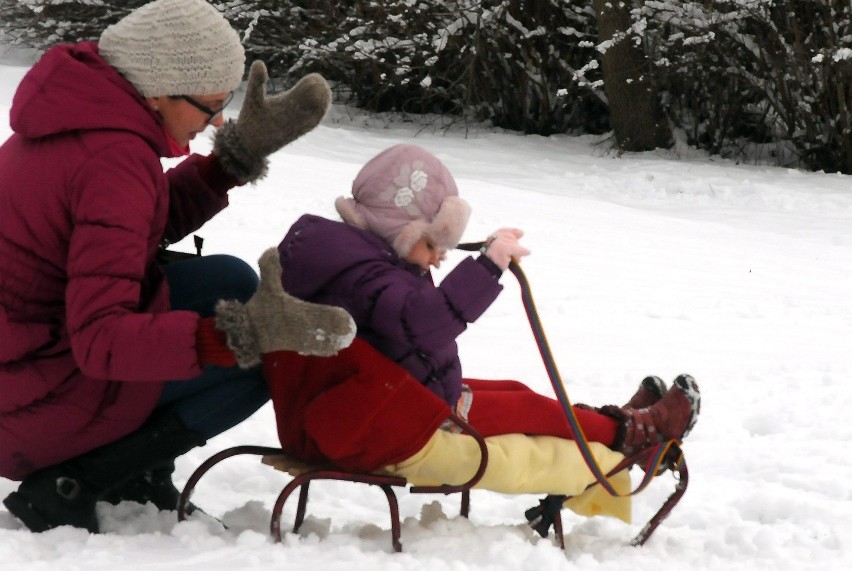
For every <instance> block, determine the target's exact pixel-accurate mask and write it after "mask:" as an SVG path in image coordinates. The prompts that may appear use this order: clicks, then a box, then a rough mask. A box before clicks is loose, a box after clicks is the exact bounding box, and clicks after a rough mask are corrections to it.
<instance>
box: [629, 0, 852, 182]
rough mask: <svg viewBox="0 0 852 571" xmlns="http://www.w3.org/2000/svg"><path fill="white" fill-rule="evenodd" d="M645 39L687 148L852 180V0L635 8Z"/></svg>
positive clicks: (721, 0)
mask: <svg viewBox="0 0 852 571" xmlns="http://www.w3.org/2000/svg"><path fill="white" fill-rule="evenodd" d="M634 16H635V19H636V20H637V21H642V22H643V23H644V24H646V25H645V26H643V27H642V29H643V32H642V36H641V40H642V41H643V42H644V43H645V45H646V46H647V52H648V53H649V57H650V58H651V59H652V60H653V62H654V64H655V67H656V69H657V73H658V76H659V77H660V83H661V84H663V85H665V86H666V93H667V95H668V102H667V104H668V114H669V117H670V118H671V119H672V120H673V121H674V122H676V123H677V124H678V125H680V126H681V127H683V128H684V129H685V130H686V132H687V134H688V136H689V142H690V143H692V144H694V145H697V146H699V147H702V148H705V149H708V150H710V151H712V152H716V153H721V154H723V155H726V156H738V155H744V154H749V155H753V154H754V146H755V145H763V146H764V147H765V148H768V149H770V151H771V152H772V153H774V154H775V155H776V156H777V158H778V159H779V162H781V163H782V164H783V163H784V162H785V159H786V158H788V157H789V156H790V154H791V153H792V156H793V158H794V160H793V161H792V162H793V164H802V165H803V166H806V167H808V168H811V169H814V170H826V171H829V172H836V171H839V172H844V173H847V174H852V49H851V48H852V2H849V1H848V0H809V1H807V2H796V1H792V0H712V1H711V0H704V1H700V2H684V1H677V2H674V1H657V0H648V1H646V2H637V3H636V9H635V10H634Z"/></svg>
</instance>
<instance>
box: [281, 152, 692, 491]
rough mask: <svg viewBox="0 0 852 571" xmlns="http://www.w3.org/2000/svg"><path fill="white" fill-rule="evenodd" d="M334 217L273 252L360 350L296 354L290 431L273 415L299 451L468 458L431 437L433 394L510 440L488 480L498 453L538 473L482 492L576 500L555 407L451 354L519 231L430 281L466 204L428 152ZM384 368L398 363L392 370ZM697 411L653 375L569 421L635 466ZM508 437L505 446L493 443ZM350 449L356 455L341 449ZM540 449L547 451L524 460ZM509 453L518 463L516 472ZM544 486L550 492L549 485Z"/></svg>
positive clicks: (396, 166)
mask: <svg viewBox="0 0 852 571" xmlns="http://www.w3.org/2000/svg"><path fill="white" fill-rule="evenodd" d="M335 206H336V207H337V211H338V212H339V214H340V215H341V217H342V219H343V221H342V222H341V221H333V220H328V219H325V218H321V217H319V216H314V215H304V216H302V217H301V218H299V219H298V220H297V221H296V223H295V224H293V225H292V227H291V228H290V230H289V231H288V233H287V234H286V236H285V237H284V239H283V240H282V241H281V243H280V245H279V247H278V254H279V261H280V263H281V267H282V269H283V273H282V274H281V280H282V284H283V287H284V289H285V291H287V292H288V293H289V294H292V295H294V296H295V297H298V298H301V299H303V300H306V301H310V302H314V303H322V304H327V305H331V306H338V307H341V308H343V309H345V310H346V311H347V312H349V313H350V314H351V315H352V317H353V319H354V320H355V322H356V324H357V326H358V333H357V337H358V338H357V339H356V343H355V344H353V346H352V347H351V348H349V349H347V350H345V351H343V352H341V354H340V355H338V356H337V357H332V358H330V359H322V360H314V361H313V364H311V365H308V366H306V367H305V368H304V369H299V366H298V365H296V364H295V363H294V362H293V361H292V360H293V359H296V360H298V359H299V357H298V356H291V357H289V359H290V361H289V362H288V364H287V366H282V367H280V373H279V374H281V375H289V377H290V378H291V379H292V390H293V391H296V392H298V393H299V396H298V397H297V398H293V394H290V395H289V397H287V398H289V399H290V403H289V405H283V404H281V406H286V407H287V409H288V410H287V414H286V416H287V417H288V420H286V421H282V420H281V418H280V417H281V416H282V415H281V414H279V423H281V422H285V423H286V424H287V425H288V427H289V428H288V429H285V432H286V431H288V430H290V431H296V432H299V433H300V434H299V438H294V439H292V440H291V442H293V443H297V445H298V443H301V444H302V445H304V444H305V442H308V441H310V442H311V443H312V444H311V446H308V447H309V448H310V447H313V450H314V452H316V453H318V454H319V455H320V456H323V457H325V458H326V459H331V460H332V461H334V462H336V463H338V464H344V465H345V464H346V462H347V461H351V462H352V464H351V465H350V466H344V467H350V468H357V469H375V468H379V467H387V468H389V469H390V470H391V471H395V472H396V473H400V474H401V475H405V476H410V475H411V474H412V473H414V472H416V471H417V470H419V469H420V468H422V465H418V466H417V467H416V468H415V467H414V465H415V464H417V462H418V461H420V460H422V459H423V457H425V456H428V455H429V454H432V453H434V452H435V449H436V447H437V448H440V449H442V450H458V451H461V450H463V449H470V446H469V445H468V444H465V445H462V446H459V447H457V446H456V445H457V443H458V442H459V441H457V440H453V439H451V438H448V436H447V434H445V433H444V434H440V433H441V432H443V431H438V433H434V434H433V432H434V430H435V429H436V428H437V427H438V426H437V425H436V424H435V423H436V419H435V418H431V417H429V415H428V414H427V413H425V412H424V409H428V406H431V405H429V403H427V402H426V401H429V400H430V399H424V398H423V395H424V394H425V395H429V393H431V395H429V396H434V397H437V398H436V399H434V400H435V401H436V402H441V401H443V402H441V404H442V405H444V404H445V405H446V406H448V407H449V408H450V409H452V410H453V411H454V412H456V413H457V414H458V415H459V416H461V417H462V418H464V419H466V420H467V421H468V422H469V423H470V425H471V426H472V427H473V428H474V429H476V430H477V431H478V432H479V433H480V434H481V435H482V436H484V437H486V440H487V441H491V442H501V443H506V442H509V441H511V442H512V444H511V446H509V449H510V450H509V451H508V452H506V451H503V452H500V453H498V454H496V455H495V454H491V460H490V461H489V466H490V469H489V472H492V475H493V472H494V471H495V470H496V469H497V468H496V465H494V466H492V464H493V463H494V462H495V458H497V457H498V456H499V457H500V458H498V459H497V460H496V462H497V463H498V464H499V463H501V462H503V460H504V459H505V463H506V464H516V465H522V464H526V468H525V469H526V470H527V471H528V472H532V471H537V472H538V473H537V474H536V475H535V477H533V478H529V477H528V476H529V475H528V474H527V475H523V474H520V475H519V474H517V469H518V468H517V466H516V467H515V468H513V469H512V470H510V471H509V473H511V475H510V474H509V473H506V474H505V475H504V478H503V479H504V480H506V482H503V483H495V482H492V483H489V481H490V480H489V477H490V475H489V474H488V473H486V477H485V478H483V481H482V482H481V484H480V485H481V486H482V487H486V488H490V489H495V487H496V488H500V489H496V491H508V492H546V493H563V494H570V493H571V492H566V491H565V490H564V489H562V488H561V483H560V482H561V481H562V480H563V479H564V477H565V476H566V474H565V472H564V471H563V469H567V468H565V467H564V466H563V467H562V468H560V467H558V464H559V458H561V457H562V456H564V454H563V452H564V450H575V446H574V448H572V446H570V445H569V442H570V441H571V440H572V439H573V438H574V434H573V432H572V430H571V428H570V426H569V424H568V421H567V420H566V417H565V411H564V410H563V409H562V406H561V405H560V403H559V402H558V401H556V400H555V399H552V398H548V397H546V396H544V395H541V394H538V393H536V392H535V391H533V390H531V389H530V388H528V387H527V386H526V385H524V384H523V383H520V382H518V381H512V380H500V381H497V380H475V379H469V378H465V377H464V376H463V373H462V367H461V362H460V359H459V355H458V348H457V345H456V337H457V336H458V335H459V334H461V333H462V332H463V331H464V330H465V329H466V328H467V325H468V324H469V323H472V322H474V321H475V320H476V319H477V318H479V316H480V315H482V314H483V313H484V311H485V310H486V309H487V308H488V307H489V306H490V305H491V303H493V301H494V300H495V299H496V297H497V295H498V294H499V293H500V291H501V289H502V286H501V285H500V284H499V281H498V280H499V278H500V277H501V275H502V273H503V272H504V271H505V270H506V269H507V268H508V266H509V263H510V261H511V260H513V259H514V260H518V259H520V258H521V257H523V256H525V255H527V254H529V250H527V249H526V248H525V247H523V246H522V245H521V244H520V242H519V239H520V238H521V237H522V235H523V233H522V232H521V231H520V230H518V229H513V228H501V229H499V230H497V231H495V232H494V233H493V234H492V235H491V236H490V237H489V239H488V240H487V241H486V242H485V245H484V247H483V248H482V251H481V253H480V254H479V255H478V256H477V257H475V258H474V257H467V258H465V259H464V260H462V261H461V262H460V263H459V264H458V265H457V266H456V267H455V268H454V269H453V270H452V271H450V272H449V274H447V276H446V277H445V278H444V279H443V281H442V282H441V283H440V284H435V283H434V282H433V280H432V276H431V273H430V268H431V267H432V266H435V267H436V268H437V267H439V266H440V264H441V262H442V261H443V260H444V258H445V255H446V252H447V250H449V249H451V248H454V247H455V246H456V245H457V244H458V242H459V240H460V238H461V235H462V233H463V231H464V229H465V226H466V224H467V221H468V218H469V214H470V207H469V206H468V204H467V203H466V202H465V201H464V200H462V199H461V198H460V197H459V196H458V190H457V187H456V184H455V182H454V180H453V177H452V176H451V175H450V173H449V171H448V170H447V169H446V167H445V166H444V165H443V164H442V163H441V162H440V161H439V160H438V159H437V158H436V157H435V156H434V155H432V154H431V153H429V152H428V151H426V150H425V149H423V148H421V147H419V146H416V145H410V144H405V145H396V146H393V147H390V148H388V149H386V150H385V151H383V152H381V153H380V154H379V155H377V156H376V157H374V158H373V159H371V160H370V161H369V162H368V163H367V164H366V165H365V166H364V167H363V168H362V170H361V171H360V173H359V174H358V175H357V177H356V178H355V181H354V183H353V186H352V196H351V197H347V198H344V197H340V198H338V199H337V201H336V203H335ZM378 361H390V362H391V363H392V364H395V365H393V367H392V368H388V367H387V363H378ZM297 370H298V372H297ZM347 371H348V373H347ZM370 374H372V375H373V376H382V377H383V378H385V379H390V378H394V379H396V378H397V377H399V375H403V376H407V377H410V378H413V379H416V381H417V382H419V384H420V385H422V387H425V388H426V389H428V391H419V392H418V391H416V390H413V389H410V387H409V388H407V389H400V391H399V392H398V394H397V396H399V394H403V395H404V396H403V397H400V398H387V399H386V400H385V401H384V402H382V398H383V397H381V396H377V395H382V394H385V396H387V394H386V392H383V391H384V389H382V388H381V387H378V388H376V387H372V386H371V385H369V382H367V381H366V380H365V375H366V376H369V375H370ZM270 376H271V377H272V378H270ZM275 376H276V374H275V373H272V374H271V375H269V374H268V375H267V378H268V380H269V381H270V382H271V383H273V387H272V388H271V390H272V392H273V401H275V391H276V389H275V387H274V383H275V379H274V377H275ZM299 376H301V378H300V379H298V380H297V379H296V377H299ZM347 376H348V377H349V379H346V377H347ZM332 377H334V379H335V380H330V379H331V378H332ZM353 379H354V382H350V381H353ZM388 382H389V383H390V381H388ZM347 383H348V385H347ZM376 384H379V383H378V381H376ZM347 386H348V387H349V388H348V389H347V388H346V387H347ZM310 387H314V389H311V388H310ZM371 387H372V388H371ZM373 389H375V390H373ZM394 390H396V389H394ZM314 397H316V398H314ZM418 399H419V400H418ZM285 400H286V399H285ZM296 402H299V403H301V404H300V405H298V406H297V405H296V404H295V403H296ZM430 402H431V401H430ZM279 404H280V403H279ZM699 405H700V394H699V391H698V387H697V385H696V383H695V381H694V380H693V379H692V377H690V376H689V375H681V376H679V377H677V378H676V379H675V381H674V384H673V386H672V387H671V388H667V387H666V384H665V383H664V382H663V381H662V380H660V379H659V378H657V377H653V376H652V377H647V378H646V379H644V380H643V381H642V383H641V385H640V387H639V390H638V392H637V393H636V394H635V395H634V396H633V397H632V398H631V399H629V401H628V402H627V404H626V405H624V406H617V405H609V406H604V407H600V408H592V407H588V406H583V405H579V406H578V407H577V408H576V409H575V413H576V416H577V417H578V419H579V422H580V424H581V427H582V429H583V432H584V434H585V435H586V438H587V439H588V440H589V441H591V442H594V443H598V445H596V448H595V449H596V450H597V451H598V452H599V453H600V454H601V455H603V456H607V453H609V452H610V451H612V452H617V453H620V454H623V455H625V456H627V455H631V454H633V453H635V452H638V451H640V450H642V449H644V448H647V447H649V446H652V445H654V444H657V443H659V442H662V441H665V440H670V439H674V440H681V439H682V438H683V437H684V436H686V434H687V433H688V432H689V431H690V430H691V429H692V427H693V425H694V424H695V421H696V419H697V415H698V411H699ZM332 410H333V411H334V412H333V413H330V412H329V411H332ZM436 410H437V409H436ZM406 411H408V412H406ZM383 415H384V420H382V417H383ZM436 416H438V417H441V414H436ZM442 418H446V414H443V417H442ZM415 424H416V425H417V426H416V428H415V427H414V425H415ZM365 426H369V427H372V428H371V429H365V428H364V427H365ZM379 427H384V428H386V429H388V430H390V431H395V434H393V435H392V437H391V438H390V439H391V440H394V441H396V442H398V443H399V446H398V448H397V449H396V450H391V448H392V446H390V445H387V444H385V448H386V449H387V454H384V455H382V454H381V453H377V452H375V450H376V448H375V447H376V446H377V442H376V441H379V440H383V439H384V440H387V436H386V434H387V433H386V432H382V431H381V429H380V428H379ZM279 428H280V426H279ZM409 430H410V431H411V432H410V433H409V432H407V431H409ZM312 431H313V432H312ZM279 432H280V430H279ZM330 433H334V437H332V436H331V434H330ZM356 434H358V435H361V436H355V435H356ZM402 434H406V435H408V436H406V437H402V436H401V435H402ZM500 435H505V436H506V438H502V439H497V440H494V439H492V437H498V436H500ZM424 439H425V441H424ZM343 442H345V443H348V444H342V443H343ZM448 442H451V443H453V444H447V443H448ZM414 443H416V446H415V444H414ZM571 444H573V443H571ZM347 446H350V449H345V450H344V448H346V447H347ZM378 446H379V448H381V447H382V445H381V444H378ZM489 446H491V445H490V444H489ZM541 446H544V448H545V449H546V451H544V452H542V450H538V451H534V452H530V451H531V450H532V449H535V448H536V447H541ZM367 448H369V449H370V450H372V452H371V455H370V456H371V459H370V461H364V462H362V461H360V460H359V461H353V460H352V458H355V457H358V454H361V453H363V451H364V450H365V449H367ZM460 453H461V452H460ZM406 454H407V455H406ZM473 454H474V455H475V456H478V455H477V454H476V453H475V452H473ZM438 455H440V454H438ZM513 455H516V456H515V459H516V460H519V461H517V462H513V461H512V456H513ZM609 456H610V457H618V455H617V454H616V455H611V454H610V455H609ZM450 457H452V453H451V454H449V456H447V458H450ZM360 458H362V459H363V458H364V456H361V457H360ZM449 463H452V461H450V462H449ZM456 463H457V464H458V461H456ZM613 465H614V464H613ZM502 469H504V470H505V469H506V468H505V467H504V468H502ZM430 474H431V473H430ZM468 475H469V474H468ZM431 477H435V478H438V479H440V478H446V477H448V475H447V474H445V473H440V474H432V475H431ZM511 479H514V481H512V482H509V481H510V480H511ZM542 479H545V480H547V483H546V484H542V481H541V480H542ZM534 480H535V481H536V482H537V483H535V484H533V481H534ZM507 482H508V483H507ZM440 483H453V482H448V481H446V479H444V481H443V482H440ZM580 489H581V490H582V487H581V488H580Z"/></svg>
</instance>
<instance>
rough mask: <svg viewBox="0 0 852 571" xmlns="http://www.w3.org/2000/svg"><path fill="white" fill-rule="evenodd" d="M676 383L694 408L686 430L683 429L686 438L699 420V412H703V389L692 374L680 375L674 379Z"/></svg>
mask: <svg viewBox="0 0 852 571" xmlns="http://www.w3.org/2000/svg"><path fill="white" fill-rule="evenodd" d="M674 384H675V386H676V387H677V388H678V389H680V391H681V392H682V393H683V394H684V396H685V397H686V399H687V400H688V401H689V406H690V408H691V409H692V412H691V413H690V416H689V423H688V424H687V425H686V430H684V431H683V436H682V437H681V438H685V437H686V435H687V434H689V433H690V432H691V431H692V428H693V427H694V426H695V423H696V422H698V413H699V412H701V391H699V390H698V383H696V382H695V379H693V378H692V375H678V377H677V378H676V379H675V380H674Z"/></svg>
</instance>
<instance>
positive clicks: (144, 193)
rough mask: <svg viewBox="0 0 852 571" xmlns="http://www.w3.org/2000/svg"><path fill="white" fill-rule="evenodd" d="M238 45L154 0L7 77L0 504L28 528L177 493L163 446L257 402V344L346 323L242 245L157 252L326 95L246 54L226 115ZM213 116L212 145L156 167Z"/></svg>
mask: <svg viewBox="0 0 852 571" xmlns="http://www.w3.org/2000/svg"><path fill="white" fill-rule="evenodd" d="M244 63H245V56H244V51H243V48H242V46H241V44H240V41H239V37H238V36H237V34H236V32H235V31H234V30H233V29H232V28H231V27H230V25H229V24H228V22H227V21H226V20H225V19H224V18H223V17H222V16H221V15H220V14H219V13H218V12H217V11H216V10H215V9H214V8H213V7H212V6H211V5H210V4H208V3H207V2H204V1H203V0H157V1H155V2H152V3H150V4H147V5H145V6H143V7H142V8H140V9H138V10H136V11H134V12H132V13H131V14H129V15H128V16H127V17H125V18H124V19H122V20H121V21H119V22H118V23H117V24H115V25H113V26H110V27H109V28H107V29H106V30H105V31H104V32H103V35H102V36H101V38H100V40H99V42H98V43H94V42H83V43H80V44H77V45H61V46H56V47H54V48H52V49H50V50H49V51H47V52H46V53H45V54H44V56H43V57H42V58H41V59H40V61H39V62H38V63H36V64H35V65H34V66H33V68H32V69H31V70H30V71H29V73H28V74H27V75H26V76H25V77H24V79H23V81H22V82H21V85H20V86H19V88H18V90H17V92H16V94H15V97H14V101H13V104H12V109H11V114H10V115H11V126H12V129H13V131H14V134H13V135H12V136H11V137H10V138H9V139H8V140H7V141H6V142H5V144H3V146H2V147H0V387H2V388H0V476H2V477H5V478H9V479H13V480H22V483H21V485H20V487H19V488H18V490H17V491H16V492H13V493H12V494H11V495H9V496H8V497H7V498H6V499H5V500H4V503H5V505H6V506H7V507H8V509H9V510H10V511H11V512H12V513H13V514H14V515H15V516H17V517H18V518H19V519H21V520H22V521H23V522H24V523H25V524H26V525H27V526H28V527H29V528H30V529H32V530H34V531H42V530H45V529H49V528H52V527H56V526H58V525H64V524H70V525H74V526H78V527H85V528H87V529H89V530H91V531H98V522H97V519H96V517H95V503H96V502H97V501H98V500H103V499H107V500H110V501H113V502H118V501H121V500H125V499H131V500H137V501H153V502H154V503H155V504H157V506H158V507H160V508H161V509H166V508H171V509H174V506H175V503H176V494H177V490H176V489H175V487H174V485H173V484H172V482H171V471H172V470H173V469H174V458H175V457H176V456H178V455H180V454H182V453H184V452H186V451H187V450H189V449H190V448H192V447H193V446H197V445H200V444H203V443H204V442H205V440H206V439H207V438H210V437H212V436H214V435H216V434H218V433H220V432H222V431H224V430H227V429H228V428H230V427H231V426H233V425H235V424H237V423H239V422H241V421H242V420H244V419H245V418H247V417H248V416H249V415H251V414H252V413H253V412H254V411H255V410H257V409H258V408H259V407H260V406H261V405H262V404H263V403H265V402H266V401H267V400H268V393H267V391H266V387H265V383H264V381H263V379H262V376H261V374H260V372H259V368H258V367H257V366H256V365H257V364H258V363H259V361H260V355H261V354H262V353H264V352H266V351H269V350H283V349H290V350H298V351H300V352H303V353H309V354H317V355H327V354H332V353H334V352H335V351H337V350H338V349H340V348H342V347H344V346H346V345H348V344H349V342H350V341H351V339H352V337H353V335H354V325H353V324H352V322H351V319H350V318H349V316H348V315H347V314H346V313H345V312H344V311H342V310H340V309H336V308H327V307H320V306H312V305H309V304H305V303H303V302H301V301H298V300H295V299H293V298H290V297H289V296H286V295H285V294H284V293H283V291H281V288H280V283H279V281H278V280H277V279H276V280H274V283H273V284H269V283H263V282H262V283H261V288H260V289H259V290H258V289H257V286H258V280H257V275H256V274H255V273H254V271H253V270H252V269H251V267H250V266H248V265H247V264H246V263H244V262H242V261H240V260H238V259H236V258H233V257H230V256H210V257H204V258H195V259H192V260H189V261H185V262H177V263H174V264H169V265H167V266H165V267H161V266H160V265H159V264H158V263H157V261H156V256H157V254H158V250H159V249H160V248H161V245H162V244H163V243H164V242H174V241H177V240H180V239H181V238H183V237H184V236H186V235H187V234H189V233H190V232H192V231H194V230H196V229H197V228H199V227H200V226H201V225H202V224H204V222H206V221H207V220H209V219H210V218H211V217H213V216H214V215H215V214H216V213H217V212H219V211H220V210H222V209H223V208H225V207H226V206H227V204H228V191H229V189H231V188H233V187H235V186H239V185H242V184H245V183H247V182H251V181H254V180H256V179H257V178H259V177H261V176H262V175H263V174H264V173H265V170H266V165H267V159H266V157H267V155H269V154H270V153H272V152H274V151H276V150H277V149H278V148H280V147H281V146H283V145H285V144H287V143H288V142H290V141H292V140H293V139H295V138H297V137H299V136H300V135H302V134H304V133H305V132H307V131H309V130H310V129H312V128H313V127H314V126H315V125H316V124H317V123H318V122H319V121H320V120H321V119H322V117H323V115H324V113H325V111H326V109H327V107H328V104H329V101H330V93H329V89H328V86H327V84H326V83H325V81H324V80H323V79H322V78H321V77H319V76H317V75H312V76H308V77H306V78H304V79H303V80H302V81H301V82H300V83H299V84H298V85H297V86H296V87H294V88H293V89H292V90H290V91H288V92H286V93H283V94H277V95H273V96H270V97H267V96H266V94H265V84H266V70H265V67H264V66H263V64H262V63H259V62H256V63H255V65H254V66H253V67H252V70H251V73H250V75H249V85H248V92H247V95H246V101H245V103H244V105H243V108H242V110H241V112H240V116H239V119H238V120H236V121H229V122H228V123H227V124H224V121H223V119H222V110H223V109H224V107H225V105H227V103H228V101H229V100H230V98H231V96H232V94H233V91H234V89H236V88H237V87H238V85H239V84H240V82H241V80H242V77H243V72H244ZM211 124H212V125H213V126H215V127H220V129H219V130H218V131H217V135H216V138H215V144H214V152H213V153H212V154H210V155H208V156H199V155H190V156H188V157H187V158H186V159H185V160H184V161H183V162H181V163H180V164H179V165H178V166H177V167H175V168H173V169H171V170H170V171H168V172H167V173H163V170H162V167H161V163H160V158H161V157H177V156H182V155H186V154H189V152H188V146H189V142H190V140H191V139H193V138H194V137H195V136H196V135H197V134H199V133H201V132H202V131H203V130H204V129H205V128H206V127H207V126H208V125H211ZM256 290H257V293H255V292H256ZM220 299H228V300H232V301H229V302H219V303H218V304H217V300H220ZM316 329H322V330H323V331H325V332H326V333H328V335H326V336H324V337H321V338H320V337H318V336H317V334H316ZM238 365H239V366H238Z"/></svg>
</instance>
